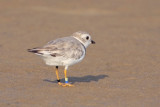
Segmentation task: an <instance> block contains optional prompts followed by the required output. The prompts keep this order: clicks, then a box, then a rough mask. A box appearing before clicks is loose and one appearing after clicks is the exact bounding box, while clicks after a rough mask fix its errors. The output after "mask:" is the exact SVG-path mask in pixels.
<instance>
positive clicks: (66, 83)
mask: <svg viewBox="0 0 160 107" xmlns="http://www.w3.org/2000/svg"><path fill="white" fill-rule="evenodd" d="M67 68H68V67H65V69H64V76H65V84H64V85H62V86H63V87H66V86H69V87H70V86H74V85H72V84H69V83H68V78H67Z"/></svg>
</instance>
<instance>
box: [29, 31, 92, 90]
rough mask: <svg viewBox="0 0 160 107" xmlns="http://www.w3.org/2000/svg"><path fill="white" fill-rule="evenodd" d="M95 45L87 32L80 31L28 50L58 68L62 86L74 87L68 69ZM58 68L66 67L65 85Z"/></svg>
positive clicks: (58, 79)
mask: <svg viewBox="0 0 160 107" xmlns="http://www.w3.org/2000/svg"><path fill="white" fill-rule="evenodd" d="M90 44H95V42H94V41H93V40H91V36H90V35H89V33H87V32H83V31H78V32H75V33H73V34H72V35H71V36H69V37H63V38H58V39H56V40H52V41H50V42H48V43H47V44H46V45H44V46H43V47H37V48H33V49H28V51H29V52H32V53H35V54H37V55H39V56H40V57H41V58H42V59H43V60H44V61H45V63H46V64H47V65H50V66H56V75H57V82H58V84H59V85H61V86H64V87H65V86H73V85H72V84H69V83H68V78H67V69H68V67H69V66H71V65H73V64H76V63H78V62H80V61H82V59H83V58H84V57H85V54H86V48H87V47H88V46H89V45H90ZM58 66H64V67H65V69H64V75H65V84H63V83H61V82H60V78H59V75H58Z"/></svg>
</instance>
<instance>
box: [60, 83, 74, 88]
mask: <svg viewBox="0 0 160 107" xmlns="http://www.w3.org/2000/svg"><path fill="white" fill-rule="evenodd" d="M62 86H63V87H73V86H74V85H72V84H69V83H65V84H63V85H62Z"/></svg>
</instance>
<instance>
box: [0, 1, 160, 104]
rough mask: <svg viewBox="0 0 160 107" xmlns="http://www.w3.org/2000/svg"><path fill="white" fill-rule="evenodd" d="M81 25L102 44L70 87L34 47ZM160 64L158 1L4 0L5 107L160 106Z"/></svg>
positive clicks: (0, 49)
mask: <svg viewBox="0 0 160 107" xmlns="http://www.w3.org/2000/svg"><path fill="white" fill-rule="evenodd" d="M79 30H84V31H87V32H89V33H90V34H91V35H92V38H93V40H95V41H96V45H90V46H89V47H88V49H87V54H86V57H85V59H84V60H83V61H82V62H81V63H79V64H76V65H74V66H71V67H69V71H68V72H67V73H68V77H69V81H70V82H72V83H73V84H74V85H75V87H66V88H64V87H61V86H58V85H57V83H56V74H55V68H54V67H50V66H46V65H45V64H44V62H43V61H42V60H41V59H40V58H39V57H38V56H36V55H34V54H32V53H28V52H27V49H28V48H34V47H37V46H43V45H44V44H45V43H47V42H48V41H50V40H53V39H56V38H59V37H64V36H70V35H71V34H72V33H73V32H76V31H79ZM159 69H160V1H159V0H117V1H114V0H80V1H77V0H0V107H160V70H159ZM60 77H61V78H62V80H63V81H64V75H63V67H61V68H60Z"/></svg>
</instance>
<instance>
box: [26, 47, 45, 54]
mask: <svg viewBox="0 0 160 107" xmlns="http://www.w3.org/2000/svg"><path fill="white" fill-rule="evenodd" d="M28 52H32V53H35V54H38V55H42V54H43V53H41V52H40V50H39V49H38V48H33V49H28Z"/></svg>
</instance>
